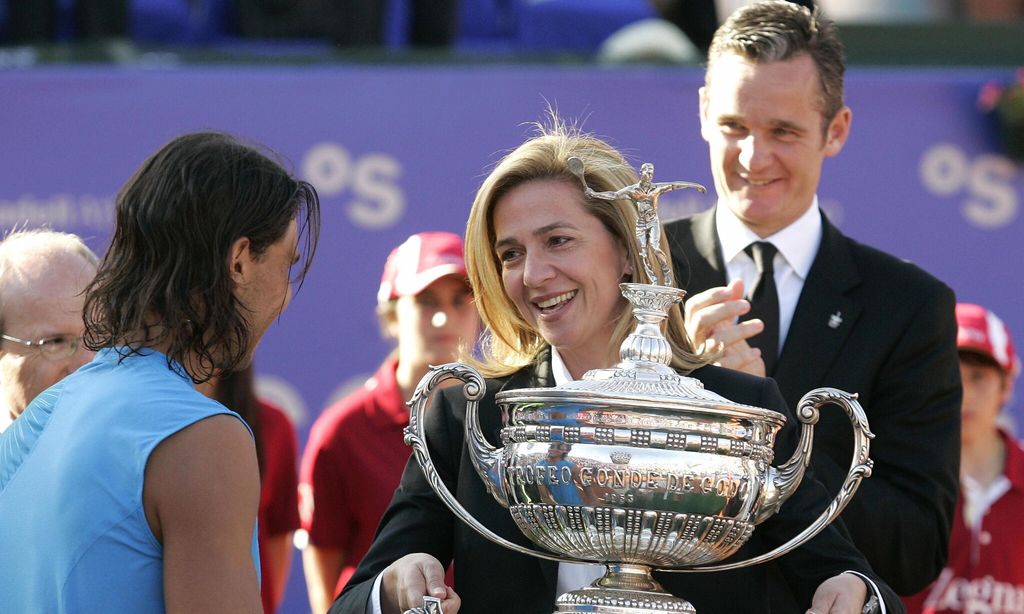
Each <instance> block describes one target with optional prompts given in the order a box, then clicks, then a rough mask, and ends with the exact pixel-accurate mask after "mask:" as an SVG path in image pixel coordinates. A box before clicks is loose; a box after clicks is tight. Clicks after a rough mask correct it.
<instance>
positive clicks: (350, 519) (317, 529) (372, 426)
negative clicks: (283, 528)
mask: <svg viewBox="0 0 1024 614" xmlns="http://www.w3.org/2000/svg"><path fill="white" fill-rule="evenodd" d="M397 366H398V363H397V360H395V359H394V358H391V359H388V360H387V361H385V362H384V364H383V365H381V367H380V369H378V370H377V373H376V374H375V375H374V376H373V377H372V378H370V379H369V380H367V381H366V383H365V384H364V385H363V387H362V388H360V389H359V390H358V391H356V392H354V393H352V394H351V395H349V396H347V397H345V398H344V399H342V400H340V401H338V402H337V403H335V404H333V405H331V406H330V407H328V408H327V409H325V410H324V411H323V413H322V414H321V415H320V417H319V418H317V420H316V422H315V423H314V424H313V428H312V430H311V431H310V434H309V441H308V442H307V444H306V449H305V452H304V453H303V455H302V468H301V471H300V483H301V486H300V500H301V503H300V510H301V516H302V527H303V528H304V529H305V530H306V531H307V532H308V533H309V543H310V544H311V545H314V546H318V547H321V548H337V549H341V550H343V551H345V553H346V562H345V567H344V568H343V569H342V571H341V576H340V577H339V578H338V583H337V585H336V589H335V594H337V593H338V592H340V591H341V589H342V588H343V587H344V586H345V583H346V582H348V579H349V577H351V575H352V573H353V572H354V571H355V568H356V566H357V565H358V564H359V561H360V559H362V558H363V556H364V555H365V554H366V551H367V550H368V549H369V547H370V543H371V542H372V541H373V535H374V532H375V531H376V530H377V524H378V523H379V522H380V517H381V516H382V515H383V514H384V510H385V509H386V508H387V506H388V503H390V502H391V497H392V495H393V494H394V492H395V488H396V487H397V486H398V482H399V480H400V479H401V477H402V470H403V469H404V468H405V463H406V461H407V460H408V459H409V455H410V453H411V448H409V447H408V446H406V445H405V443H404V440H403V437H404V435H403V432H402V429H403V428H404V427H405V426H406V425H407V424H408V423H409V411H408V409H407V408H406V406H405V402H404V400H403V399H402V398H401V395H400V393H399V391H398V384H397V383H396V381H395V369H396V368H397Z"/></svg>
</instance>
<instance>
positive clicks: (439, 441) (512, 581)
mask: <svg viewBox="0 0 1024 614" xmlns="http://www.w3.org/2000/svg"><path fill="white" fill-rule="evenodd" d="M693 375H694V376H695V377H697V378H699V379H700V380H702V381H703V382H704V384H705V386H706V387H707V388H708V389H710V390H714V391H716V392H718V393H719V394H722V395H724V396H726V397H727V398H729V399H731V400H734V401H736V402H739V403H745V404H750V405H756V406H759V407H767V408H770V409H774V410H776V411H780V412H783V413H786V414H787V416H789V414H788V410H787V409H786V407H785V404H784V402H783V400H782V398H781V396H780V395H779V392H778V388H777V387H776V386H775V384H774V382H772V381H771V380H768V379H764V378H759V377H753V376H749V375H746V374H743V373H737V372H733V371H729V370H727V369H721V368H718V367H704V368H702V369H699V370H698V371H696V372H694V374H693ZM551 385H553V378H552V376H551V374H550V361H549V354H548V353H547V352H545V353H543V354H542V355H541V358H540V360H539V361H538V363H537V364H536V365H534V366H532V367H527V368H524V369H523V370H521V371H519V372H518V373H516V374H514V375H512V376H510V377H506V378H501V379H496V380H488V382H487V393H486V396H485V397H484V398H483V399H482V400H481V404H480V420H481V428H482V431H483V432H484V433H485V435H486V436H487V437H488V438H489V439H490V441H491V443H492V445H497V441H498V431H499V429H500V428H501V415H500V410H499V409H498V407H497V406H496V404H495V402H494V395H495V394H496V393H497V392H499V391H500V390H502V389H509V390H512V389H517V388H527V387H540V386H551ZM465 410H466V401H465V399H464V397H463V396H462V388H461V386H460V387H451V388H446V389H443V390H440V391H439V392H438V393H437V394H436V395H435V398H434V403H433V404H432V405H431V407H430V408H429V409H428V410H427V411H426V412H425V414H426V418H425V427H426V431H427V440H428V445H429V448H430V451H431V457H432V459H433V462H434V465H435V467H436V469H437V472H438V475H439V476H440V478H441V479H442V480H443V481H444V483H445V485H446V486H447V487H448V489H449V490H450V491H451V492H452V493H453V494H454V495H455V497H456V498H457V499H458V501H459V502H460V503H461V504H462V505H463V506H464V507H465V508H466V509H467V510H468V511H469V512H470V513H471V514H472V515H473V517H474V518H476V519H478V520H479V521H480V522H481V523H483V524H484V525H485V526H487V527H488V528H490V529H491V530H492V531H494V532H495V533H497V534H498V535H500V536H502V537H504V538H506V539H509V540H511V541H513V542H515V543H518V544H522V545H524V546H531V544H530V543H529V542H528V541H527V539H526V538H525V537H524V536H523V534H522V533H521V532H520V531H519V529H518V527H517V526H516V525H515V523H514V522H513V520H512V517H511V515H510V514H509V512H508V510H507V509H505V508H503V507H502V506H500V505H499V504H498V503H497V502H496V501H495V500H494V498H493V497H492V496H491V495H489V494H488V493H487V492H486V491H485V489H484V485H483V482H482V481H481V479H480V477H479V476H478V475H477V473H476V471H475V470H474V469H473V466H472V462H471V460H470V457H469V452H468V451H467V449H466V444H465V440H464V426H463V425H464V417H465ZM789 421H790V422H789V423H788V425H787V427H786V428H784V429H783V431H782V432H780V434H779V437H778V438H777V444H776V449H777V454H776V460H777V461H785V460H786V459H788V458H789V456H790V454H791V453H792V450H793V449H794V448H795V446H796V435H797V429H796V428H795V427H793V426H791V425H792V417H791V416H789ZM827 498H828V495H827V494H826V493H825V492H824V489H823V487H822V486H821V484H820V483H819V482H817V481H816V480H814V479H813V477H806V478H805V479H804V481H803V482H802V483H801V485H800V487H799V488H798V489H797V491H796V493H795V494H794V495H793V496H792V497H791V498H790V499H789V500H788V501H787V502H786V503H785V504H784V505H783V506H782V510H781V511H780V512H779V514H777V515H775V516H773V517H771V518H769V519H768V520H766V521H764V522H763V523H761V524H760V525H758V527H757V528H756V529H755V531H754V534H753V537H752V538H751V540H750V541H749V542H748V543H747V545H746V546H744V547H743V549H741V550H740V552H738V553H737V554H736V557H737V558H739V557H748V556H751V555H752V554H756V553H759V552H762V551H766V550H767V549H769V548H770V547H774V546H776V545H778V544H781V543H782V542H784V541H786V540H788V539H789V538H790V537H791V536H793V535H795V534H797V533H798V532H799V531H801V530H802V529H803V528H804V527H806V526H807V525H808V524H810V523H811V521H812V520H814V519H815V518H817V516H818V515H819V514H820V512H821V510H822V509H824V507H825V505H826V503H827ZM413 552H426V553H429V554H432V555H433V556H435V557H437V558H438V559H439V560H440V561H441V563H442V564H444V565H447V564H448V562H449V561H452V560H453V559H454V563H455V590H456V592H457V593H458V594H459V595H460V596H461V598H462V610H460V612H462V613H463V614H478V613H480V614H482V613H495V612H508V613H510V614H513V613H514V614H549V613H550V612H552V611H553V609H554V601H555V596H556V595H555V582H556V580H557V563H554V562H551V561H545V560H542V559H538V558H533V557H530V556H526V555H522V554H518V553H515V552H512V551H510V550H507V549H505V548H503V547H501V546H498V545H496V544H494V543H492V542H490V541H488V540H487V539H486V538H484V537H482V536H481V535H479V534H478V533H476V531H474V530H473V529H471V528H470V527H468V526H467V525H465V524H464V523H462V522H461V521H459V520H458V519H456V518H455V517H454V516H453V514H452V513H451V512H450V511H449V510H448V508H446V507H445V505H444V504H443V503H442V502H441V500H440V499H439V498H438V497H437V496H436V495H435V494H434V492H433V490H431V487H430V484H429V483H428V482H427V481H426V479H425V478H424V476H423V472H422V471H421V470H420V467H419V465H417V464H416V461H415V459H411V460H410V462H409V464H408V465H407V466H406V470H405V474H404V475H403V477H402V481H401V483H400V485H399V487H398V490H397V491H396V493H395V497H394V499H393V500H392V501H391V504H390V506H389V507H388V510H387V511H386V512H385V514H384V517H383V519H382V520H381V525H380V527H379V528H378V533H377V536H376V538H375V539H374V542H373V545H372V546H371V547H370V551H369V552H368V553H367V555H366V557H365V558H364V559H363V560H362V562H361V563H360V565H359V568H358V569H356V572H355V574H354V576H353V577H352V579H351V581H350V582H349V584H348V586H346V587H345V590H344V591H343V592H342V594H341V596H340V597H339V598H338V600H337V601H336V602H335V603H334V605H333V606H332V607H331V610H330V611H331V613H332V614H342V613H346V614H356V613H358V614H362V613H363V612H364V611H365V607H366V605H367V603H368V601H367V600H368V597H369V594H370V590H371V588H372V585H373V581H374V578H375V577H376V576H377V575H378V574H379V573H380V572H381V571H383V570H384V568H385V567H386V566H388V565H389V564H391V563H392V562H393V561H395V560H397V559H398V558H400V557H402V556H404V555H406V554H409V553H413ZM786 558H787V559H789V564H787V566H786V567H785V572H786V575H787V581H789V582H791V583H792V585H793V587H794V588H795V590H796V591H797V593H798V594H799V595H801V599H802V601H803V603H804V609H806V606H808V605H810V601H811V597H812V595H813V592H814V590H815V589H816V588H817V586H818V585H819V584H820V583H821V582H822V581H824V580H825V579H827V578H829V577H831V576H833V575H836V574H837V573H841V572H842V571H846V570H854V571H861V572H864V573H866V574H867V575H869V576H871V577H875V576H874V575H873V573H872V572H871V571H870V567H869V566H868V564H867V562H866V561H865V560H864V559H863V557H862V555H861V554H860V553H859V552H857V550H856V549H855V548H854V547H853V546H852V544H850V542H849V541H848V540H847V539H846V538H845V537H844V536H843V534H842V533H841V532H840V531H839V530H837V529H836V528H834V527H828V528H826V529H825V531H823V532H822V533H821V534H820V535H818V536H817V537H816V538H814V539H813V540H811V541H810V542H808V543H807V544H805V545H804V546H803V547H801V548H799V549H798V550H796V551H795V552H794V553H793V554H792V555H791V556H787V557H786ZM655 577H657V578H658V580H659V582H661V583H662V585H663V586H664V587H665V589H666V590H668V591H670V592H672V593H673V594H676V595H680V596H682V597H684V598H686V599H688V600H689V601H690V602H691V603H693V605H694V606H695V607H696V608H697V611H698V612H700V613H701V614H716V613H721V614H737V613H743V614H749V613H759V612H768V611H769V610H768V602H767V593H768V591H767V580H766V572H765V570H764V567H763V566H755V567H751V568H747V569H741V570H735V571H728V572H715V573H712V574H703V573H701V574H689V573H688V574H675V573H656V574H655ZM879 582H881V581H880V580H879ZM880 587H881V588H882V590H883V592H884V594H885V596H886V604H887V607H888V608H889V612H891V613H893V614H896V613H898V612H902V611H903V607H902V605H901V604H900V603H899V599H898V598H897V597H896V595H895V594H894V593H893V592H892V591H891V589H889V588H888V587H887V586H886V585H884V584H880Z"/></svg>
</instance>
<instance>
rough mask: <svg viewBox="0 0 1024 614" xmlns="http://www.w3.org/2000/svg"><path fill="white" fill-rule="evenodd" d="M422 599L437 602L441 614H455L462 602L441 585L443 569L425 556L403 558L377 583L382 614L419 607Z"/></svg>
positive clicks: (406, 556)
mask: <svg viewBox="0 0 1024 614" xmlns="http://www.w3.org/2000/svg"><path fill="white" fill-rule="evenodd" d="M424 595H429V596H431V597H437V598H438V599H441V609H442V610H443V611H444V614H456V612H458V611H459V606H461V605H462V599H460V598H459V596H458V595H457V594H456V593H455V591H454V590H453V589H452V588H451V587H448V586H445V584H444V567H442V566H441V563H440V562H439V561H438V560H437V559H435V558H434V557H432V556H430V555H429V554H423V553H415V554H407V555H405V556H403V557H402V558H400V559H398V560H397V561H395V562H394V563H392V564H391V565H388V567H387V568H386V569H385V570H384V572H383V576H382V577H381V583H380V601H381V610H382V611H383V612H384V614H401V612H404V611H406V610H408V609H410V608H418V607H422V606H423V596H424Z"/></svg>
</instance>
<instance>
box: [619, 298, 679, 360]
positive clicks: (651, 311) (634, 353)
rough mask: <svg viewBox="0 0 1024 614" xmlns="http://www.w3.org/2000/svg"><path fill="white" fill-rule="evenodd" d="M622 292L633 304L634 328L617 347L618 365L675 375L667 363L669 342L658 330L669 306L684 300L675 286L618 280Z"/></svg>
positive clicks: (669, 354)
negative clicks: (630, 282)
mask: <svg viewBox="0 0 1024 614" xmlns="http://www.w3.org/2000/svg"><path fill="white" fill-rule="evenodd" d="M619 289H620V290H621V291H622V295H623V296H624V297H626V299H627V300H628V301H629V302H630V303H631V304H632V305H633V317H634V318H635V319H636V321H637V324H636V328H634V329H633V332H632V333H630V334H629V336H628V337H626V339H625V340H624V341H623V342H622V346H621V347H620V348H619V359H620V360H621V361H622V362H621V363H620V364H621V366H633V367H638V368H642V369H645V370H648V371H654V372H657V373H660V374H663V375H675V371H674V370H672V368H671V367H669V364H671V362H672V346H671V345H669V342H668V340H667V339H666V338H665V336H664V335H663V334H662V332H661V324H662V322H664V321H665V319H666V318H667V317H668V312H669V309H671V308H672V307H673V305H675V304H676V303H679V302H681V301H682V300H683V295H684V294H685V293H684V292H683V291H682V290H680V289H678V288H670V287H667V286H655V285H650V284H628V283H626V284H619Z"/></svg>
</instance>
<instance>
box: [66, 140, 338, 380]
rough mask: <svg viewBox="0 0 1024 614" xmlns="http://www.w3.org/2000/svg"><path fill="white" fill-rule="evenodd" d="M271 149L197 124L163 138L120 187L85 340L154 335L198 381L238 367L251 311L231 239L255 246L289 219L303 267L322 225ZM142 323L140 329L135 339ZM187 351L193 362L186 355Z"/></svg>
mask: <svg viewBox="0 0 1024 614" xmlns="http://www.w3.org/2000/svg"><path fill="white" fill-rule="evenodd" d="M272 157H274V156H273V154H271V153H269V152H268V151H266V150H265V149H263V148H258V147H257V146H254V145H248V144H243V143H242V142H240V141H239V140H237V139H235V138H234V137H232V136H229V135H227V134H222V133H217V132H199V133H194V134H187V135H185V136H181V137H178V138H176V139H174V140H172V141H171V142H169V143H168V144H166V145H164V146H163V147H162V148H160V150H159V151H157V152H156V153H155V154H153V155H152V156H151V157H150V158H149V159H148V160H146V161H145V162H143V164H142V166H141V167H139V169H138V170H137V171H136V172H135V174H134V175H133V176H132V178H131V179H129V180H128V182H127V183H126V184H125V185H124V187H123V188H122V189H121V192H120V193H119V194H118V196H117V201H116V222H115V228H114V236H113V238H112V240H111V242H110V247H109V249H108V250H107V253H106V256H105V257H104V258H103V261H102V262H101V263H100V269H99V272H98V273H97V275H96V279H95V281H93V283H92V284H91V285H90V286H89V288H88V290H87V292H86V299H85V325H86V332H85V337H84V339H85V344H86V346H87V347H89V348H90V349H92V350H99V349H100V348H104V347H115V346H118V347H124V348H125V349H124V353H125V355H128V354H131V353H135V352H137V351H138V350H139V349H140V347H141V346H152V345H161V346H163V347H164V348H165V349H166V354H167V359H168V361H169V362H170V361H172V360H173V361H176V362H178V363H180V364H182V365H188V368H189V375H191V376H192V378H193V380H195V381H196V382H200V381H205V380H207V379H209V378H210V376H212V375H214V374H215V373H217V372H219V371H232V370H234V369H235V368H236V367H238V366H241V365H242V363H243V362H244V360H245V359H246V353H247V351H248V348H249V346H250V345H251V343H250V342H251V336H252V334H253V332H252V331H251V330H250V325H249V322H248V315H249V310H248V308H247V306H246V305H244V304H241V303H240V302H239V301H238V299H237V298H236V297H235V294H234V292H233V286H232V281H231V276H230V271H229V270H228V258H229V252H230V249H231V246H232V245H233V244H234V243H235V242H236V241H237V240H238V239H240V238H242V237H246V238H248V239H249V245H250V249H251V250H252V252H253V253H254V254H256V255H259V254H261V253H263V252H264V251H265V250H266V249H267V248H268V247H270V246H271V245H272V244H274V243H276V242H277V241H279V240H280V239H281V238H282V237H283V236H284V234H285V232H286V231H287V230H288V226H289V224H290V223H291V221H292V220H296V221H297V223H298V227H299V236H300V245H301V244H302V241H303V240H304V242H305V245H304V248H303V249H302V252H303V254H304V258H305V261H304V263H303V264H302V266H301V269H300V270H299V273H298V276H297V277H298V281H299V282H301V281H302V279H304V278H305V275H306V273H307V272H308V271H309V267H310V264H311V262H312V259H313V254H314V252H315V250H316V243H317V239H318V238H319V231H320V203H319V200H318V199H317V194H316V190H315V189H314V188H313V186H312V185H310V184H309V183H307V182H305V181H300V180H298V179H295V178H293V177H292V176H291V175H290V174H289V173H288V171H286V170H285V169H284V168H283V166H282V165H281V164H280V163H279V162H277V161H275V160H274V159H272ZM140 332H144V333H145V338H144V339H137V338H134V337H133V335H138V334H139V333H140ZM188 357H194V358H195V359H196V360H195V361H194V362H191V363H189V362H187V361H186V358H188Z"/></svg>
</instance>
